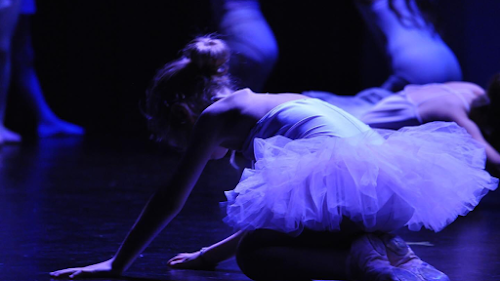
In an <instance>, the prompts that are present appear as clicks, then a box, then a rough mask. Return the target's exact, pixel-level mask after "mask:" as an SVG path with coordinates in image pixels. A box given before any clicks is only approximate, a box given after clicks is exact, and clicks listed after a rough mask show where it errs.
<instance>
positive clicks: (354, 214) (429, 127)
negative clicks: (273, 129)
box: [224, 122, 498, 234]
mask: <svg viewBox="0 0 500 281" xmlns="http://www.w3.org/2000/svg"><path fill="white" fill-rule="evenodd" d="M254 151H255V158H256V162H255V168H254V169H246V170H245V171H244V172H243V175H242V177H241V180H240V182H239V184H238V185H237V186H236V188H235V189H234V190H232V191H227V192H226V196H227V199H228V201H227V202H226V203H225V204H224V205H225V208H226V209H227V210H226V211H227V217H226V218H225V219H224V221H225V222H226V223H228V224H229V225H231V226H234V227H235V228H238V229H245V230H252V229H258V228H267V229H274V230H278V231H281V232H287V233H292V234H298V233H300V232H301V231H302V230H303V229H304V228H309V229H313V230H328V231H338V230H340V223H341V221H342V219H343V217H347V218H349V219H350V220H352V221H353V222H355V223H357V224H358V225H359V226H361V227H362V228H363V229H364V230H366V231H376V230H380V231H391V230H396V229H398V228H401V227H403V226H405V225H407V226H408V228H409V229H410V230H419V229H420V228H421V227H422V226H424V227H425V228H428V229H431V230H434V231H440V230H441V229H443V228H444V227H445V226H447V225H448V224H450V223H451V222H453V221H454V220H455V219H456V218H457V216H459V215H461V216H463V215H465V214H467V213H468V212H469V211H471V210H472V209H473V208H474V207H475V206H476V205H477V204H478V203H479V201H480V199H481V198H482V197H483V196H484V195H485V194H486V193H487V192H488V191H489V190H494V189H496V187H497V185H498V180H497V179H496V178H493V177H491V176H490V175H489V174H488V173H487V172H486V171H484V163H485V153H484V149H483V147H482V146H481V145H480V144H479V143H477V142H476V141H474V140H473V139H472V138H471V137H470V135H469V134H467V132H466V131H465V130H464V129H463V128H461V127H459V126H458V125H456V124H455V123H447V122H433V123H428V124H425V125H422V126H417V127H406V128H403V129H401V130H398V131H389V130H370V131H368V132H364V133H361V134H359V135H356V136H354V137H349V138H337V137H313V138H309V139H297V140H290V139H288V138H285V137H283V136H275V137H272V138H269V139H255V143H254Z"/></svg>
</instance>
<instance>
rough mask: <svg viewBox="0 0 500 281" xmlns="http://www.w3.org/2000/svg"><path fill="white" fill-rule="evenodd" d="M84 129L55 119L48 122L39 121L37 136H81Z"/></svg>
mask: <svg viewBox="0 0 500 281" xmlns="http://www.w3.org/2000/svg"><path fill="white" fill-rule="evenodd" d="M84 134H85V129H83V128H82V127H80V126H78V125H75V124H72V123H69V122H66V121H64V120H61V119H56V120H54V121H50V122H41V123H40V124H39V125H38V136H39V137H40V138H50V137H56V136H82V135H84Z"/></svg>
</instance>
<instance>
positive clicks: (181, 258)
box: [167, 251, 214, 270]
mask: <svg viewBox="0 0 500 281" xmlns="http://www.w3.org/2000/svg"><path fill="white" fill-rule="evenodd" d="M167 265H168V266H170V267H171V268H175V269H195V270H207V269H213V268H214V265H211V264H210V265H209V264H207V263H206V262H205V261H204V260H203V258H201V256H200V251H197V252H194V253H181V254H178V255H177V256H175V257H173V258H171V259H170V260H169V261H168V262H167Z"/></svg>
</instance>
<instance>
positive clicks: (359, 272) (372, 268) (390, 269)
mask: <svg viewBox="0 0 500 281" xmlns="http://www.w3.org/2000/svg"><path fill="white" fill-rule="evenodd" d="M348 270H349V275H350V277H351V279H353V280H360V281H361V280H362V281H419V279H418V278H417V276H415V275H414V274H413V273H411V272H410V271H408V270H406V269H404V268H397V267H394V266H392V265H391V263H390V261H389V259H388V257H387V252H386V248H385V245H384V242H382V240H381V239H380V238H379V237H377V236H376V235H374V234H364V235H362V236H361V237H359V238H358V239H356V240H355V241H354V242H353V243H352V245H351V250H350V253H349V258H348Z"/></svg>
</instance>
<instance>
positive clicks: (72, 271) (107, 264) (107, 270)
mask: <svg viewBox="0 0 500 281" xmlns="http://www.w3.org/2000/svg"><path fill="white" fill-rule="evenodd" d="M111 265H112V260H107V261H104V262H101V263H97V264H93V265H89V266H85V267H74V268H67V269H61V270H57V271H54V272H51V273H50V276H51V277H52V278H70V279H73V278H89V277H92V278H101V277H110V276H118V275H120V273H121V272H118V271H116V270H113V268H112V266H111Z"/></svg>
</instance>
